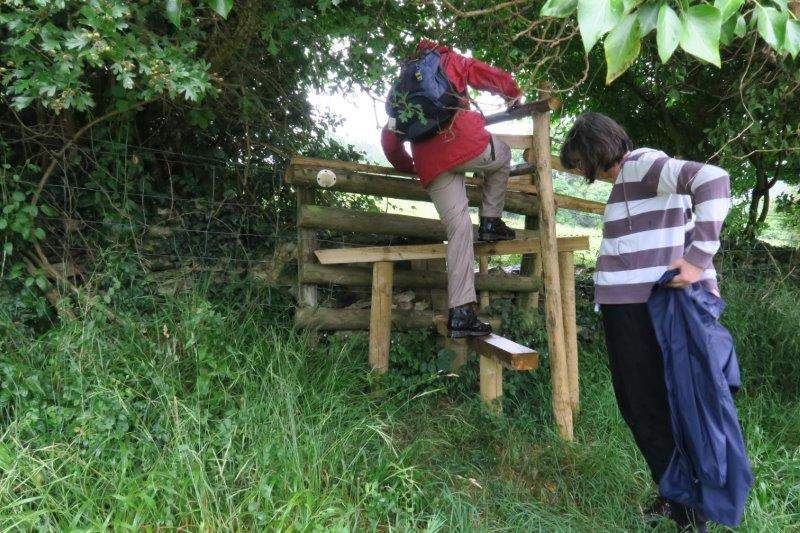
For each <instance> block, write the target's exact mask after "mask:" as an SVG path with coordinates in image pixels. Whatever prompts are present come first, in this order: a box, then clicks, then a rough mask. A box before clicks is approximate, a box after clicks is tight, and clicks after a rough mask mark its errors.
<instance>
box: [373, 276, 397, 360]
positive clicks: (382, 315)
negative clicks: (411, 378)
mask: <svg viewBox="0 0 800 533" xmlns="http://www.w3.org/2000/svg"><path fill="white" fill-rule="evenodd" d="M393 273H394V264H392V263H391V262H388V261H378V262H377V263H375V264H374V265H373V266H372V307H370V318H369V364H370V366H371V367H372V369H373V370H375V371H376V372H378V373H379V374H385V373H386V372H388V371H389V342H390V334H391V322H392V318H391V317H392V277H393Z"/></svg>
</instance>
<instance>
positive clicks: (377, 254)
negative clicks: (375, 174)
mask: <svg viewBox="0 0 800 533" xmlns="http://www.w3.org/2000/svg"><path fill="white" fill-rule="evenodd" d="M588 249H589V237H586V236H577V237H560V238H559V239H558V250H559V251H561V252H567V251H575V250H588ZM540 251H541V247H540V243H539V239H536V238H533V239H526V240H519V239H518V240H513V241H500V242H491V243H479V244H476V245H475V255H477V256H481V255H508V254H530V253H540ZM315 254H316V256H317V259H318V260H319V262H320V263H322V264H323V265H336V264H343V263H373V262H376V261H409V260H413V259H440V258H443V257H445V245H444V244H411V245H407V246H370V247H364V248H338V249H329V250H317V251H316V252H315Z"/></svg>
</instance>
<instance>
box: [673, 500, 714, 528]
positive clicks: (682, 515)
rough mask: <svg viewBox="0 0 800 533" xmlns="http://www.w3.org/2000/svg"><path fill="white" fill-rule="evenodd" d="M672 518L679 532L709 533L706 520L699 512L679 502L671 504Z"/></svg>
mask: <svg viewBox="0 0 800 533" xmlns="http://www.w3.org/2000/svg"><path fill="white" fill-rule="evenodd" d="M669 507H670V516H669V517H670V518H671V519H672V520H673V521H674V522H675V524H677V526H678V531H681V532H684V531H685V532H687V533H688V532H692V531H697V532H699V533H707V532H708V528H707V527H706V520H705V518H704V517H703V515H701V514H700V513H699V512H697V511H695V510H694V509H691V508H689V507H686V506H685V505H682V504H680V503H678V502H673V501H670V502H669Z"/></svg>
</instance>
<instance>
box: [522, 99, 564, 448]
mask: <svg viewBox="0 0 800 533" xmlns="http://www.w3.org/2000/svg"><path fill="white" fill-rule="evenodd" d="M533 133H534V137H535V142H534V143H533V146H532V149H531V151H530V153H529V157H530V158H531V159H530V162H531V163H532V164H533V165H534V166H535V167H536V171H537V172H536V175H537V176H538V178H539V181H538V183H537V188H538V191H539V234H540V238H541V254H542V272H543V277H544V288H545V318H546V323H547V343H548V347H549V352H550V372H551V378H552V384H553V413H554V415H555V419H556V424H557V426H558V432H559V435H560V436H561V437H562V438H563V439H565V440H567V441H571V440H573V426H572V408H571V406H570V399H569V383H568V381H567V360H566V347H565V344H564V315H563V311H562V308H561V284H560V282H559V268H558V252H559V250H558V241H557V240H556V204H555V196H554V193H553V180H552V174H551V166H550V150H551V148H550V114H549V113H544V114H541V115H537V116H535V117H534V119H533Z"/></svg>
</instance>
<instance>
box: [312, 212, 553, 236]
mask: <svg viewBox="0 0 800 533" xmlns="http://www.w3.org/2000/svg"><path fill="white" fill-rule="evenodd" d="M297 223H298V225H299V226H300V227H301V228H308V229H311V228H313V229H326V230H335V231H347V232H354V233H377V234H380V235H393V236H402V237H407V238H418V239H426V240H428V241H429V242H442V241H444V240H447V232H446V231H445V229H444V226H443V225H442V222H441V221H440V220H438V219H435V218H425V217H415V216H410V215H399V214H396V213H370V212H366V211H357V210H355V209H342V208H338V207H323V206H319V205H309V206H303V208H302V209H301V210H300V215H299V217H298V222H297ZM472 227H473V230H474V232H475V234H476V235H477V231H478V226H477V225H474V224H473V226H472ZM517 231H518V238H520V239H533V238H538V235H536V234H535V233H534V232H530V231H524V230H517Z"/></svg>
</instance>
